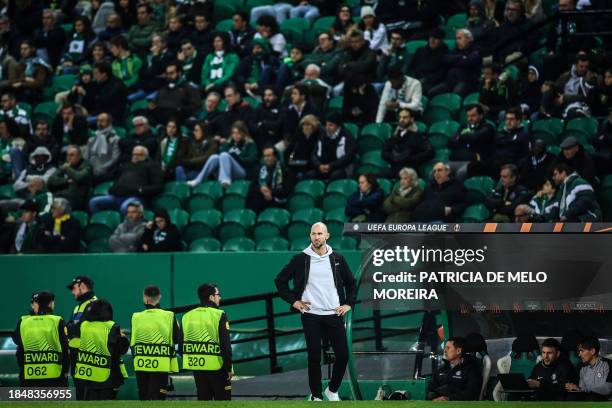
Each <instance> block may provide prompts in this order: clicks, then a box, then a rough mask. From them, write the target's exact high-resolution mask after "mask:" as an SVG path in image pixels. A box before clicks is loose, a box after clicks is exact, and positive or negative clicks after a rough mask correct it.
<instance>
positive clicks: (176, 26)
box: [166, 15, 191, 54]
mask: <svg viewBox="0 0 612 408" xmlns="http://www.w3.org/2000/svg"><path fill="white" fill-rule="evenodd" d="M190 37H191V32H190V31H189V30H188V29H187V28H186V27H185V26H183V21H182V20H181V18H180V17H179V16H177V15H174V16H170V17H169V18H168V31H167V32H166V41H167V43H168V49H169V50H170V52H171V53H172V54H176V53H178V52H179V51H180V49H181V44H182V43H183V41H185V40H188V39H190Z"/></svg>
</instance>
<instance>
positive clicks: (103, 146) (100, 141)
mask: <svg viewBox="0 0 612 408" xmlns="http://www.w3.org/2000/svg"><path fill="white" fill-rule="evenodd" d="M114 133H115V131H114V130H113V128H112V127H107V128H106V129H101V130H98V131H96V135H95V136H94V137H95V139H94V142H93V144H92V145H91V152H92V155H93V156H105V155H107V154H108V138H109V137H111V136H112V135H113V134H114Z"/></svg>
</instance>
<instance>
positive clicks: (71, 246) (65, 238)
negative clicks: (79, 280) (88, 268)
mask: <svg viewBox="0 0 612 408" xmlns="http://www.w3.org/2000/svg"><path fill="white" fill-rule="evenodd" d="M71 211H72V210H71V208H70V203H69V202H68V200H66V199H65V198H55V199H54V200H53V205H52V206H51V214H48V215H46V216H44V217H42V218H41V220H40V229H39V231H38V243H39V244H40V247H41V249H42V251H43V252H45V253H67V252H79V250H80V242H81V241H80V236H81V224H79V221H78V220H77V219H75V218H72V217H71V216H70V213H71Z"/></svg>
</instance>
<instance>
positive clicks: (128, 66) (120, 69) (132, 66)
mask: <svg viewBox="0 0 612 408" xmlns="http://www.w3.org/2000/svg"><path fill="white" fill-rule="evenodd" d="M141 67H142V60H141V59H140V58H138V57H137V56H136V55H134V54H130V55H128V56H127V57H125V58H115V60H114V61H113V63H112V68H113V75H115V76H116V77H117V78H119V79H120V80H121V81H123V83H124V84H125V86H126V87H127V88H131V87H133V86H134V85H136V84H137V83H138V80H139V79H140V68H141Z"/></svg>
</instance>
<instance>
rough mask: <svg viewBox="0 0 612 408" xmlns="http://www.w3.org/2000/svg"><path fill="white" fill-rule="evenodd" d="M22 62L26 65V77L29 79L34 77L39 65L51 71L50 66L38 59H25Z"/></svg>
mask: <svg viewBox="0 0 612 408" xmlns="http://www.w3.org/2000/svg"><path fill="white" fill-rule="evenodd" d="M22 62H23V63H24V64H25V76H26V77H29V78H33V77H34V70H35V69H36V66H37V65H40V66H42V67H43V68H45V69H49V65H47V63H46V62H44V61H43V60H41V59H40V58H38V57H30V58H25V59H24V60H23V61H22Z"/></svg>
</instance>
